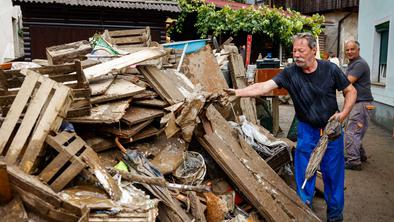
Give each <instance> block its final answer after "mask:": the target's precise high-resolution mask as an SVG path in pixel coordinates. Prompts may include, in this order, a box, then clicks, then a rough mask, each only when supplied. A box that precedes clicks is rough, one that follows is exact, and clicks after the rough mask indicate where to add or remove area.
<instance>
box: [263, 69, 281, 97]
mask: <svg viewBox="0 0 394 222" xmlns="http://www.w3.org/2000/svg"><path fill="white" fill-rule="evenodd" d="M282 70H283V69H257V70H256V77H255V82H265V81H267V80H270V79H272V78H273V77H274V76H276V75H277V74H279V73H280V72H281V71H282ZM287 94H289V93H288V92H287V90H286V89H283V88H281V89H274V90H272V92H271V93H269V94H267V95H268V96H285V95H287Z"/></svg>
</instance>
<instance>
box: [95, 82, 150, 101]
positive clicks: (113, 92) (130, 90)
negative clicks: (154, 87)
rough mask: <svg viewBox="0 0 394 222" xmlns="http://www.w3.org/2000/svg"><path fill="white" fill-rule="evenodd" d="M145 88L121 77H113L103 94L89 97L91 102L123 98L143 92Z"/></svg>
mask: <svg viewBox="0 0 394 222" xmlns="http://www.w3.org/2000/svg"><path fill="white" fill-rule="evenodd" d="M144 90H145V88H142V87H139V86H137V85H135V84H133V83H131V82H129V81H126V80H123V79H115V80H114V81H113V82H112V84H111V85H110V86H109V88H108V89H107V90H106V91H105V93H104V94H103V95H99V96H94V97H91V98H90V102H91V103H92V104H96V103H103V102H108V101H111V100H117V99H123V98H127V97H131V96H134V95H136V94H138V93H140V92H143V91H144Z"/></svg>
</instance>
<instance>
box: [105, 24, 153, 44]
mask: <svg viewBox="0 0 394 222" xmlns="http://www.w3.org/2000/svg"><path fill="white" fill-rule="evenodd" d="M108 34H109V37H110V43H111V44H113V45H116V46H118V48H120V49H122V48H128V47H149V46H150V44H151V41H152V40H151V34H150V27H149V26H147V27H146V28H144V29H126V30H116V31H109V32H108Z"/></svg>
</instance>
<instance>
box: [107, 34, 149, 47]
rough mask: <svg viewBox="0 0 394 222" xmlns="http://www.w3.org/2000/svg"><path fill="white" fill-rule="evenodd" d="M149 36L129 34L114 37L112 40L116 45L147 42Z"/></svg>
mask: <svg viewBox="0 0 394 222" xmlns="http://www.w3.org/2000/svg"><path fill="white" fill-rule="evenodd" d="M147 39H148V38H147V37H146V36H127V37H120V38H112V39H111V42H112V43H113V44H115V45H123V44H134V43H145V42H146V40H147Z"/></svg>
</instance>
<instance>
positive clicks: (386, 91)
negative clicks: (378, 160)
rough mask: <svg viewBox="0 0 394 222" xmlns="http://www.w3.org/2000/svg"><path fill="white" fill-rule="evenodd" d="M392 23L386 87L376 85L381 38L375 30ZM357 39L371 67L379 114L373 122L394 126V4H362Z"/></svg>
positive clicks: (382, 0) (385, 0) (388, 1)
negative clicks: (377, 27) (383, 24)
mask: <svg viewBox="0 0 394 222" xmlns="http://www.w3.org/2000/svg"><path fill="white" fill-rule="evenodd" d="M386 21H390V27H389V41H388V53H387V56H388V57H387V74H386V82H385V84H377V80H378V62H379V45H380V38H379V34H378V33H377V32H376V30H375V26H376V25H378V24H381V23H383V22H386ZM358 33H359V35H358V39H359V42H360V44H361V56H362V57H363V58H364V59H365V60H366V61H367V62H368V64H369V65H370V67H371V80H372V82H373V85H372V94H373V96H374V99H375V105H376V110H375V113H374V115H373V119H374V120H375V121H376V122H378V123H380V124H381V125H382V126H384V127H386V128H388V129H392V128H393V126H394V61H393V60H394V1H393V0H379V2H377V1H373V0H360V7H359V23H358Z"/></svg>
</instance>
